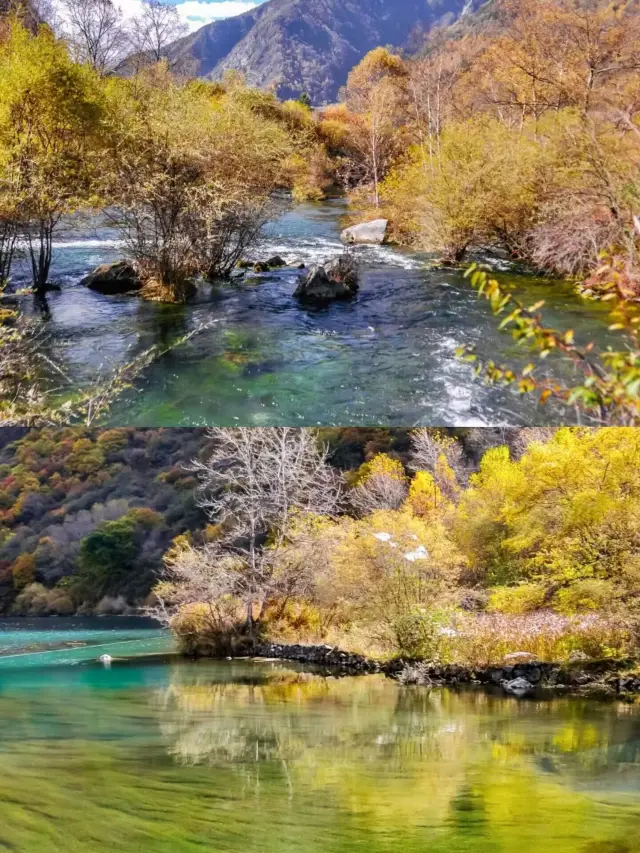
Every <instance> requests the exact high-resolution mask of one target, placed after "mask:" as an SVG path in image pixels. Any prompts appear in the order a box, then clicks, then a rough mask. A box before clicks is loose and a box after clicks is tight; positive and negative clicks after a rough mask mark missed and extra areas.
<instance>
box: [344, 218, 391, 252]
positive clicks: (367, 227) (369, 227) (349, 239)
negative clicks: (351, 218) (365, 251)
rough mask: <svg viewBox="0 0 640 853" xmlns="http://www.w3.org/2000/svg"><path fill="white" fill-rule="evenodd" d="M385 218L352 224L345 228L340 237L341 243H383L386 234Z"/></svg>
mask: <svg viewBox="0 0 640 853" xmlns="http://www.w3.org/2000/svg"><path fill="white" fill-rule="evenodd" d="M388 225H389V221H388V220H387V219H374V220H373V222H363V223H361V224H360V225H352V226H351V228H345V229H344V231H343V232H342V234H341V235H340V239H341V240H342V242H343V243H348V244H349V243H350V244H353V243H362V244H369V245H378V246H379V245H380V244H381V243H384V241H385V237H386V236H387V227H388Z"/></svg>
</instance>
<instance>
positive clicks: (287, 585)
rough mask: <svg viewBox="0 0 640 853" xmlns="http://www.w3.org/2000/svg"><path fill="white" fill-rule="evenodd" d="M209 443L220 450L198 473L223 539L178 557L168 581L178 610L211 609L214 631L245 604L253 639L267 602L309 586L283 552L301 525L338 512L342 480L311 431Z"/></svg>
mask: <svg viewBox="0 0 640 853" xmlns="http://www.w3.org/2000/svg"><path fill="white" fill-rule="evenodd" d="M209 436H210V438H211V439H213V441H214V443H215V448H216V449H215V450H214V451H213V453H212V455H211V456H210V458H209V459H207V460H206V461H205V462H195V463H194V465H193V470H194V471H196V472H197V474H198V476H199V479H200V505H201V506H202V507H204V508H205V509H206V511H207V512H208V513H209V515H210V517H211V519H212V521H213V522H215V523H216V524H217V525H218V530H219V535H218V537H217V538H216V539H215V540H214V541H213V542H212V543H210V544H208V545H206V546H204V547H202V548H191V547H187V548H183V549H180V550H179V551H178V552H177V553H175V554H173V555H172V556H171V557H170V558H169V560H168V561H167V566H166V577H167V579H168V580H169V581H170V582H172V584H173V585H174V597H173V600H172V603H173V604H174V605H184V604H190V603H204V604H208V605H209V608H210V611H211V614H212V617H213V619H212V622H213V623H214V624H215V623H219V622H221V621H222V618H223V614H222V609H223V608H228V606H229V602H231V603H232V604H231V606H234V603H238V602H239V603H241V604H242V606H243V607H244V609H245V612H246V622H245V627H246V630H247V632H248V633H249V635H250V636H251V637H254V636H255V633H256V629H257V627H258V625H259V623H260V622H261V621H262V619H263V618H264V615H265V611H266V608H267V606H268V604H269V602H270V601H273V600H274V599H276V598H279V597H282V596H285V597H286V596H290V595H295V594H296V593H297V592H298V587H299V586H300V584H304V585H306V577H305V576H304V567H303V566H302V565H300V564H299V563H294V564H292V563H290V562H287V561H286V560H282V559H281V557H282V552H283V550H284V548H285V546H286V544H287V542H288V539H289V536H290V534H291V532H292V529H293V526H294V524H295V521H296V519H298V518H300V517H301V516H304V515H305V514H308V513H314V514H324V515H326V514H331V513H333V512H334V511H335V510H336V509H337V507H338V505H339V501H340V480H339V477H338V475H337V473H336V472H335V471H334V470H333V469H332V468H330V467H329V465H328V463H327V458H328V456H327V449H326V448H323V447H321V446H320V445H319V444H318V440H317V436H316V434H315V433H314V432H313V431H312V430H307V429H292V428H289V427H283V428H274V427H270V428H253V429H247V428H241V429H228V428H215V429H212V430H210V431H209Z"/></svg>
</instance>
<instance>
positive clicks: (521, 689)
mask: <svg viewBox="0 0 640 853" xmlns="http://www.w3.org/2000/svg"><path fill="white" fill-rule="evenodd" d="M502 689H503V690H504V692H505V693H510V694H511V695H512V696H517V697H518V698H519V699H521V698H522V697H523V696H528V695H529V694H530V693H532V692H533V690H534V687H533V684H532V683H531V682H530V681H527V679H526V678H514V679H513V681H503V682H502Z"/></svg>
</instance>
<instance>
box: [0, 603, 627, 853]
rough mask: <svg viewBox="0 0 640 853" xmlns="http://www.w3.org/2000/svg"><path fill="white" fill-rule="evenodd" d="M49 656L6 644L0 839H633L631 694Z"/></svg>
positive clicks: (262, 843)
mask: <svg viewBox="0 0 640 853" xmlns="http://www.w3.org/2000/svg"><path fill="white" fill-rule="evenodd" d="M60 621H66V620H60ZM67 627H68V628H69V632H68V633H67V634H65V636H66V638H67V641H68V639H69V637H70V636H71V635H72V634H73V628H71V627H70V626H67ZM119 630H123V629H118V628H117V627H116V628H115V629H114V631H115V632H116V633H117V632H118V631H119ZM124 630H125V631H126V630H128V629H124ZM28 633H29V632H28V631H23V632H22V639H21V642H22V643H24V642H25V641H31V640H32V641H33V642H36V643H37V642H43V643H49V642H55V638H53V639H52V638H51V633H54V632H49V631H47V630H45V632H44V633H45V634H47V635H48V637H47V639H44V638H42V637H39V636H38V635H39V634H40V633H41V632H40V631H38V630H34V631H33V632H32V637H31V638H29V637H28V636H27V634H28ZM77 633H78V635H79V636H82V637H83V640H84V641H87V642H92V640H93V638H92V635H91V633H90V631H89V630H88V629H87V627H86V625H85V626H84V627H81V628H79V629H78V632H77ZM102 634H103V631H102V630H99V631H98V632H97V635H96V637H95V640H96V643H95V645H92V647H91V649H92V651H95V650H96V649H97V648H98V647H99V646H103V645H105V637H104V636H98V635H102ZM5 636H6V633H4V632H3V633H2V637H3V638H4V637H5ZM149 639H151V637H149ZM107 640H108V638H107ZM143 642H144V641H143ZM14 648H17V646H14ZM22 648H24V646H22ZM138 648H140V647H138ZM57 663H58V665H56V666H47V667H42V666H33V665H27V666H25V667H23V668H21V669H20V668H14V667H11V668H6V659H5V661H0V768H1V769H2V772H1V773H0V850H4V849H6V850H11V851H15V853H54V851H55V853H59V851H65V853H89V851H90V853H116V851H122V852H123V853H134V851H136V853H137V851H145V853H201V851H205V850H206V851H214V852H215V853H247V851H251V853H347V851H348V853H355V851H365V850H366V851H372V853H425V851H429V853H520V851H526V853H551V851H553V853H555V851H561V853H638V851H640V796H639V794H640V707H639V706H638V705H624V704H619V703H609V704H606V703H601V702H596V701H589V700H577V699H570V698H559V699H554V700H552V701H537V700H536V701H526V700H523V701H518V700H515V699H512V698H507V697H505V696H503V695H501V694H498V693H496V694H495V695H492V694H488V693H485V692H479V691H465V692H456V691H452V690H431V691H430V690H427V689H425V688H408V687H400V686H398V685H397V684H396V683H395V682H393V681H390V680H388V679H385V678H384V677H382V676H364V677H359V678H343V679H337V678H328V677H325V676H324V675H323V674H321V673H311V672H302V671H301V670H300V668H299V667H296V666H292V665H288V664H286V663H282V662H275V661H271V662H270V661H260V662H258V661H221V662H214V661H199V662H192V661H186V660H183V659H180V658H178V657H176V656H171V655H169V656H167V655H155V656H151V657H138V658H134V659H130V660H127V659H124V658H121V659H119V660H116V661H114V663H113V665H112V666H111V667H110V668H108V669H107V668H104V667H103V666H101V665H100V664H99V663H97V662H96V661H95V658H94V657H93V656H91V657H87V659H85V660H84V661H82V662H78V663H76V664H75V665H72V666H67V665H63V664H61V663H60V661H57Z"/></svg>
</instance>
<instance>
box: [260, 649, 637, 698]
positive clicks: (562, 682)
mask: <svg viewBox="0 0 640 853" xmlns="http://www.w3.org/2000/svg"><path fill="white" fill-rule="evenodd" d="M254 655H255V656H256V657H260V658H278V659H281V660H291V661H297V662H299V663H307V664H313V665H316V666H323V667H327V668H329V669H332V670H334V671H336V672H339V673H340V674H343V675H361V674H367V673H375V672H379V673H383V674H384V675H387V676H389V677H390V678H394V679H396V680H397V681H399V682H401V683H402V684H421V685H432V686H440V687H444V686H458V685H482V686H485V687H497V688H501V689H502V690H503V691H504V692H505V693H510V694H512V695H514V696H519V697H522V696H529V695H540V694H541V693H543V692H547V691H556V692H568V693H579V694H594V695H603V696H633V695H635V694H639V693H640V676H639V675H637V674H627V672H628V670H629V669H630V668H631V667H632V662H631V661H628V660H617V661H612V660H602V661H576V662H572V663H568V664H564V665H563V664H554V663H540V662H538V661H524V662H520V663H511V662H509V663H505V664H504V665H501V666H490V667H486V668H471V667H466V666H458V665H456V664H445V665H439V664H432V663H425V662H423V661H412V660H403V659H394V660H391V661H376V660H372V659H370V658H367V657H364V656H363V655H358V654H353V653H351V652H345V651H342V650H341V649H339V648H336V647H334V646H311V645H303V644H286V643H263V644H261V645H259V646H258V647H256V649H255V651H254ZM512 657H514V656H512ZM516 657H517V656H516Z"/></svg>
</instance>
